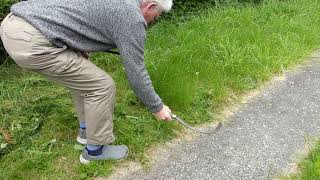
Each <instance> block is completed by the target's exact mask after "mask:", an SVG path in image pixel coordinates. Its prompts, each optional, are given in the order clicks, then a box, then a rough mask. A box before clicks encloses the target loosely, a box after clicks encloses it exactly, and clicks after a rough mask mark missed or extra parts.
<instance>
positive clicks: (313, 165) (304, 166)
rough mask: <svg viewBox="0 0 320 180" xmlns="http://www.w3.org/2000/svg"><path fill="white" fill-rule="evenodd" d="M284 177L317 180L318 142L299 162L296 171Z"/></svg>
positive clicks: (318, 174) (319, 174)
mask: <svg viewBox="0 0 320 180" xmlns="http://www.w3.org/2000/svg"><path fill="white" fill-rule="evenodd" d="M285 178H286V179H303V180H319V179H320V143H319V142H318V144H317V145H316V147H315V148H314V149H313V150H311V151H310V153H309V155H308V157H307V158H306V159H305V160H303V161H302V162H300V163H299V165H298V172H297V173H296V174H291V175H289V176H287V177H285Z"/></svg>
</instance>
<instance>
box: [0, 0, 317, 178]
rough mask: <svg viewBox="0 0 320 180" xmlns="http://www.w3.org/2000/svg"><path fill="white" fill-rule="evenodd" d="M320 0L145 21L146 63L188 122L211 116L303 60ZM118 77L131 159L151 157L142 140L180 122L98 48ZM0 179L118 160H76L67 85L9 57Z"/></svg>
mask: <svg viewBox="0 0 320 180" xmlns="http://www.w3.org/2000/svg"><path fill="white" fill-rule="evenodd" d="M319 7H320V1H314V0H287V1H276V0H271V1H268V2H266V3H262V4H261V5H259V6H254V5H241V6H240V5H239V6H235V5H234V6H226V7H221V8H213V9H209V10H207V11H205V12H202V13H199V14H197V15H196V16H195V17H193V18H191V20H190V21H184V22H182V23H179V22H171V21H170V22H168V21H162V22H160V23H159V24H156V25H155V26H154V27H153V28H152V29H150V30H149V34H148V40H147V44H146V64H147V67H148V71H149V73H150V75H151V78H152V80H153V83H154V86H155V88H156V91H157V92H158V93H159V95H160V96H161V97H162V99H163V100H164V102H165V103H166V104H167V105H169V106H170V107H171V109H172V110H174V111H175V112H176V113H177V114H179V115H182V117H183V118H185V119H186V120H187V121H188V122H189V123H192V124H198V123H202V122H207V121H210V120H212V118H213V117H214V116H215V115H216V114H218V113H219V110H220V109H221V107H222V106H224V105H226V104H228V103H229V102H231V101H234V100H237V98H238V97H239V96H240V95H241V94H243V93H245V92H248V91H249V90H252V89H254V88H256V87H257V86H259V85H261V84H262V83H263V82H265V81H266V80H268V79H270V77H271V76H273V75H274V74H276V73H281V72H282V70H283V69H286V68H288V67H289V66H291V65H294V64H296V63H298V62H300V61H301V60H302V59H303V58H304V57H305V56H307V55H308V54H310V53H311V52H312V51H314V50H315V49H316V48H318V47H319V42H320V13H319ZM91 59H92V61H94V62H95V63H96V64H97V65H98V66H99V67H101V68H102V69H104V70H106V71H107V72H108V73H110V74H111V76H112V77H113V78H114V80H115V81H116V84H117V104H116V109H115V119H114V124H115V135H116V137H117V140H116V143H117V144H127V145H128V146H129V148H130V156H129V157H128V159H129V160H134V161H140V162H141V163H142V164H147V163H148V157H147V156H146V154H145V149H146V148H147V147H149V146H150V145H152V144H156V143H161V142H165V141H167V140H169V139H171V138H174V137H175V134H176V133H175V132H176V131H177V130H179V128H180V126H178V125H176V124H175V123H174V122H171V123H165V122H161V121H156V120H155V119H154V118H153V116H152V115H151V114H150V113H148V112H147V110H146V109H145V108H144V107H143V106H142V105H141V103H140V102H139V101H138V99H137V98H136V97H135V96H134V94H133V92H132V91H131V90H130V88H129V86H128V82H127V80H126V77H125V74H124V71H123V69H122V65H121V63H120V62H121V61H120V60H119V59H118V58H117V57H115V56H112V55H106V54H103V53H96V54H94V55H93V56H92V58H91ZM0 79H1V81H0V102H1V103H0V127H1V128H2V129H3V130H5V131H6V133H10V134H11V135H12V136H13V141H12V142H7V141H6V140H5V138H4V136H0V159H1V163H0V169H1V171H0V178H1V179H2V178H10V179H11V178H30V179H31V178H46V177H47V178H57V177H59V178H68V179H70V178H72V179H76V178H77V179H78V178H87V177H93V176H102V175H108V174H109V173H110V172H111V171H112V167H113V165H114V164H115V163H116V162H112V161H108V162H97V163H92V164H91V165H89V166H82V165H80V164H79V161H78V158H79V154H80V151H79V149H81V147H79V145H76V142H75V138H76V135H77V130H78V122H77V118H76V117H75V116H74V110H73V109H72V102H71V99H70V96H69V93H68V92H67V90H65V89H63V88H62V87H60V86H56V85H54V84H53V83H51V82H49V81H47V80H46V79H44V78H42V77H40V76H38V75H36V74H33V73H30V72H26V71H24V70H22V69H20V68H18V67H17V66H16V65H14V64H12V63H6V64H5V65H3V66H1V67H0Z"/></svg>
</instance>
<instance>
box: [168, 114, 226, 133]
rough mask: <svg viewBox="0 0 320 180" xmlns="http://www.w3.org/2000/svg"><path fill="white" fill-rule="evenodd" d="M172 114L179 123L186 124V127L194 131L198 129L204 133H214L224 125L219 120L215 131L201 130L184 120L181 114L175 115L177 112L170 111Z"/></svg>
mask: <svg viewBox="0 0 320 180" xmlns="http://www.w3.org/2000/svg"><path fill="white" fill-rule="evenodd" d="M170 116H171V118H173V119H175V120H177V121H178V122H179V123H181V124H182V125H184V126H185V127H187V128H189V129H191V130H193V131H196V132H199V133H203V134H213V133H216V132H217V131H219V129H220V128H221V127H222V123H221V122H219V124H218V125H217V127H216V128H214V130H213V131H210V132H209V131H201V130H199V129H196V128H194V127H192V126H190V125H189V124H187V123H186V122H185V121H184V120H182V119H181V118H180V117H179V116H177V115H175V114H172V113H170Z"/></svg>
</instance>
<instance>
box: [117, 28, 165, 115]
mask: <svg viewBox="0 0 320 180" xmlns="http://www.w3.org/2000/svg"><path fill="white" fill-rule="evenodd" d="M145 29H146V28H145V25H144V24H143V23H137V24H133V25H131V26H126V27H125V28H122V29H118V31H117V35H116V36H114V37H115V44H116V46H117V48H118V49H119V52H120V55H121V56H122V63H123V66H124V69H125V72H126V75H127V77H128V80H129V84H130V86H131V87H132V89H133V91H134V92H135V94H136V95H137V96H138V97H139V99H140V101H141V102H142V103H143V104H144V105H145V106H146V107H147V108H148V109H149V110H150V111H151V112H153V113H155V112H158V111H160V110H161V109H162V107H163V103H162V100H161V99H160V97H159V96H158V94H157V93H156V92H155V90H154V87H153V85H152V81H151V79H150V76H149V74H148V72H147V70H146V67H145V63H144V43H145V38H146V30H145Z"/></svg>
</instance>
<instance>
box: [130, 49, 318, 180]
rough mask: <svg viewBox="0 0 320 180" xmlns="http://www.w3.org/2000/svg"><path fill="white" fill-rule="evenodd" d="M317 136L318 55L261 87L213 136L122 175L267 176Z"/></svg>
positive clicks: (186, 178)
mask: <svg viewBox="0 0 320 180" xmlns="http://www.w3.org/2000/svg"><path fill="white" fill-rule="evenodd" d="M317 137H320V53H319V52H318V53H315V54H313V55H312V56H311V57H310V58H308V60H306V63H303V65H301V67H298V68H296V69H295V70H291V71H288V72H286V73H285V75H284V77H283V79H282V80H276V81H273V82H271V83H270V84H269V85H267V86H266V87H265V88H264V89H262V90H261V91H260V92H259V93H258V95H256V96H254V97H253V98H251V99H250V100H249V101H248V102H246V103H245V104H243V105H242V106H241V107H240V108H239V109H238V110H237V111H235V112H234V115H232V116H231V117H230V118H229V119H227V120H226V122H225V123H224V125H223V127H222V128H221V130H220V131H219V132H218V133H216V134H214V135H200V136H198V137H197V138H196V139H194V140H193V141H191V142H187V143H182V144H180V145H177V146H174V147H172V148H171V149H170V150H169V151H168V155H167V156H168V158H166V160H163V161H160V162H158V163H156V164H155V165H154V166H152V167H151V169H150V170H148V171H141V170H140V171H137V172H134V173H130V175H129V176H126V177H125V178H124V179H148V180H149V179H177V180H180V179H181V180H189V179H190V180H195V179H272V178H274V177H278V176H279V175H280V174H281V173H283V172H284V171H287V170H288V169H290V167H291V166H292V164H294V163H295V162H296V161H297V157H298V156H299V154H300V153H301V152H304V151H305V148H306V145H307V144H308V143H309V142H308V141H309V140H312V139H314V138H317Z"/></svg>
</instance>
